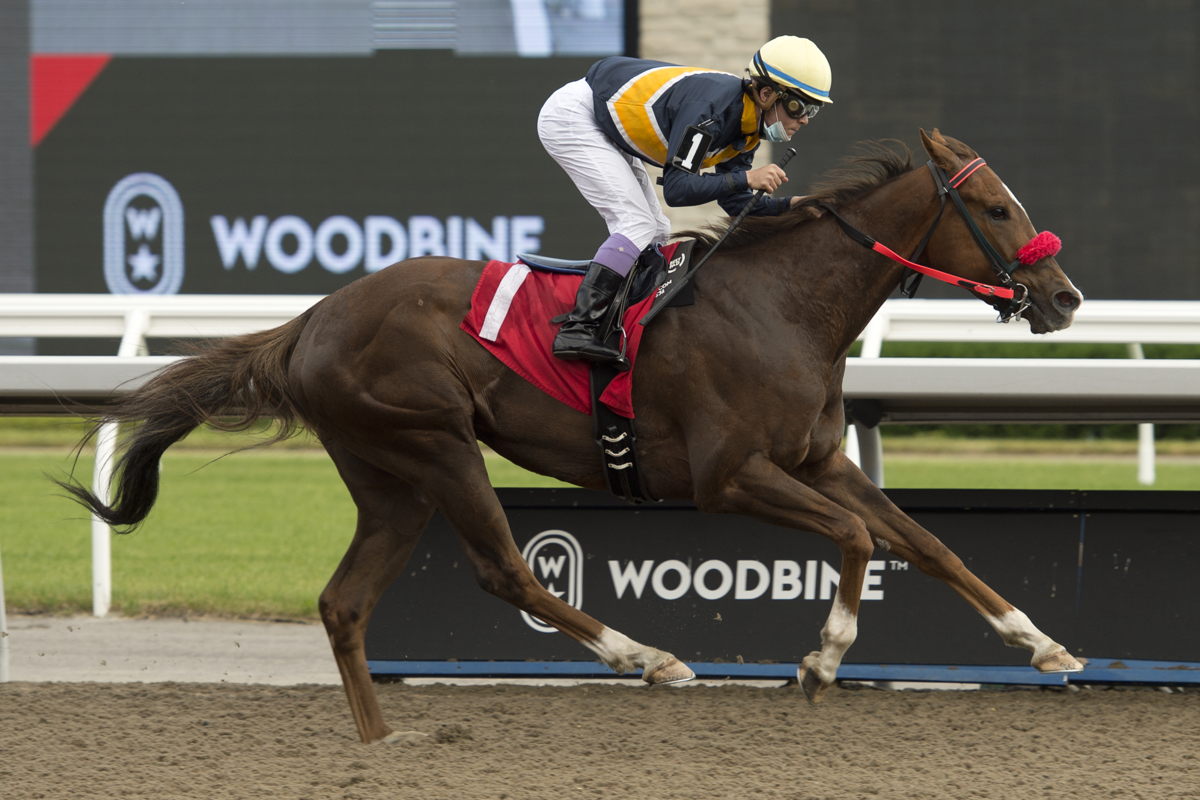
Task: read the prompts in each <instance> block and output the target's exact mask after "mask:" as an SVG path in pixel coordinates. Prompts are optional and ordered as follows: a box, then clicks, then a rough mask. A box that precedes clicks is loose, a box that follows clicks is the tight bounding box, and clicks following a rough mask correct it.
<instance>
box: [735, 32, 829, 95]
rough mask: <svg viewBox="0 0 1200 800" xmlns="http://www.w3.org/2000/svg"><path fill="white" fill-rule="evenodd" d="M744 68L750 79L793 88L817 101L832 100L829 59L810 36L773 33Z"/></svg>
mask: <svg viewBox="0 0 1200 800" xmlns="http://www.w3.org/2000/svg"><path fill="white" fill-rule="evenodd" d="M746 69H747V70H748V71H749V73H750V76H751V77H752V78H761V79H763V80H765V81H769V82H770V83H774V84H777V85H779V86H784V87H787V88H789V89H795V90H796V91H799V92H803V93H804V94H806V95H808V96H809V97H811V98H812V99H813V100H816V101H817V102H819V103H832V102H833V98H831V97H830V96H829V87H830V85H831V84H832V83H833V73H832V72H831V70H830V69H829V61H828V59H826V58H825V54H824V53H822V52H821V49H820V48H819V47H817V46H816V45H815V44H813V43H812V41H811V40H809V39H802V38H800V37H799V36H776V37H775V38H774V39H772V40H771V41H769V42H767V43H766V44H764V45H763V46H762V47H760V48H759V49H758V52H757V53H755V54H754V58H752V59H750V65H749V66H748V67H747V68H746Z"/></svg>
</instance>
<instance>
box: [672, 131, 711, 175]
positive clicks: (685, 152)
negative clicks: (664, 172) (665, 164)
mask: <svg viewBox="0 0 1200 800" xmlns="http://www.w3.org/2000/svg"><path fill="white" fill-rule="evenodd" d="M712 140H713V137H712V134H711V133H708V132H706V131H705V130H703V129H702V128H700V127H697V126H696V125H689V126H688V129H687V132H686V133H685V134H684V137H683V141H682V142H681V143H680V145H679V150H677V151H676V153H675V155H674V157H673V158H672V159H671V166H672V167H677V168H679V169H682V170H686V171H688V172H693V173H698V172H700V167H701V165H702V164H703V163H704V157H705V156H706V155H708V146H709V145H710V144H712Z"/></svg>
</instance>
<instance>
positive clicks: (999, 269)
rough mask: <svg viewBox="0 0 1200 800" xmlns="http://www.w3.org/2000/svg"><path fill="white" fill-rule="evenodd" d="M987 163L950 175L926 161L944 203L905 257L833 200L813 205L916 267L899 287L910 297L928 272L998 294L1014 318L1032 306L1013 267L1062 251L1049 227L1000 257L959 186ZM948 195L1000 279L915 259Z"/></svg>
mask: <svg viewBox="0 0 1200 800" xmlns="http://www.w3.org/2000/svg"><path fill="white" fill-rule="evenodd" d="M985 164H987V162H986V161H984V160H983V159H982V158H975V159H973V160H971V161H969V162H967V163H966V164H965V165H964V166H963V167H962V168H961V169H960V170H959V171H958V172H956V173H954V174H953V175H950V176H947V175H946V172H945V171H944V170H943V169H942V168H941V167H939V166H938V165H937V164H934V163H933V160H932V159H931V160H929V161H928V162H926V164H925V166H927V167H928V168H929V171H930V172H931V173H932V174H933V182H934V185H935V186H936V187H937V192H938V199H939V201H940V203H939V205H938V212H937V214H936V215H935V216H934V218H933V222H932V223H931V224H930V226H929V229H928V230H927V231H925V235H924V236H922V237H921V241H920V242H919V243H918V244H917V248H916V250H914V251H913V254H912V256H910V257H909V258H904V257H903V256H901V255H899V254H897V253H896V252H895V251H893V250H892V249H891V248H889V247H888V246H887V245H884V244H881V243H879V242H877V241H876V240H875V239H873V238H872V237H870V236H868V235H867V234H865V233H863V232H862V231H860V230H858V229H857V228H855V227H854V226H853V225H851V224H850V223H849V222H847V221H846V220H845V219H844V218H843V217H842V216H841V215H840V214H838V212H837V211H836V210H834V209H833V207H831V206H830V205H829V204H827V203H824V202H821V201H816V202H814V203H813V205H815V206H818V207H819V208H822V209H824V210H825V211H826V212H828V213H829V214H830V215H831V216H832V217H833V218H834V219H835V220H837V223H838V225H840V226H841V228H842V230H843V231H845V232H846V235H847V236H849V237H850V238H851V239H853V240H854V241H856V242H858V243H859V244H861V245H862V246H863V247H866V248H867V249H868V250H874V251H875V252H876V253H879V254H880V255H883V256H886V257H887V258H890V259H891V260H892V261H895V262H897V263H899V264H902V265H904V266H905V267H908V268H909V269H911V270H913V272H914V273H915V274H913V275H910V276H908V278H906V279H905V280H904V281H903V282H902V283H901V291H902V292H903V293H904V295H905V296H907V297H912V296H913V295H914V294H916V290H917V287H918V286H919V285H920V283H921V278H922V277H923V276H925V275H928V276H929V277H931V278H933V279H934V280H938V281H941V282H943V283H949V284H951V285H954V286H961V287H962V288H964V289H967V290H968V291H971V292H973V293H975V294H976V295H979V296H980V297H983V298H996V299H997V300H1000V301H1003V304H1002V305H998V306H997V310H998V311H999V314H1000V316H999V318H998V319H997V320H996V321H997V322H1011V321H1012V320H1016V319H1020V318H1021V315H1022V314H1023V313H1025V310H1026V309H1027V308H1029V306H1030V304H1031V301H1030V299H1029V289H1028V287H1026V286H1025V285H1024V284H1022V283H1018V282H1016V281H1015V280H1013V277H1012V274H1013V271H1014V270H1016V269H1017V268H1018V267H1020V266H1022V265H1028V264H1032V263H1034V262H1035V261H1038V260H1039V259H1042V258H1046V257H1048V256H1052V255H1054V254H1055V253H1057V252H1058V251H1059V249H1060V248H1061V246H1062V243H1061V241H1059V239H1058V237H1057V236H1055V235H1054V234H1052V233H1049V232H1048V231H1043V232H1041V233H1039V234H1037V235H1036V236H1034V237H1033V238H1032V239H1030V240H1029V242H1028V243H1026V244H1025V245H1024V246H1023V247H1021V249H1020V250H1018V251H1017V257H1016V258H1014V259H1013V260H1012V261H1011V262H1006V261H1005V260H1004V258H1003V257H1001V255H1000V254H999V253H998V252H996V248H995V247H993V246H992V243H991V242H989V241H988V239H987V237H986V236H984V235H983V231H981V230H980V229H979V226H978V225H977V224H976V223H975V220H974V219H973V218H972V217H971V214H970V213H969V212H968V211H967V205H966V203H965V202H963V199H962V195H960V194H959V193H958V187H959V186H961V185H962V184H963V182H964V181H966V180H967V178H969V177H971V176H972V175H974V174H975V172H976V171H978V170H979V169H980V168H981V167H983V166H984V165H985ZM947 198H949V200H950V201H951V202H953V203H954V207H955V208H956V209H957V210H958V213H959V215H960V216H961V217H962V218H963V221H964V222H965V223H966V224H967V228H968V229H969V230H970V231H971V235H972V236H973V237H974V238H975V243H976V244H978V245H979V249H980V250H982V251H983V254H984V255H985V256H987V259H988V261H989V262H990V263H991V266H992V271H993V272H995V273H996V284H989V283H981V282H979V281H973V280H970V279H969V278H963V277H961V276H958V275H953V274H951V273H949V272H943V271H941V270H938V269H934V268H933V267H927V266H925V265H923V264H918V263H916V259H918V258H920V257H921V254H922V253H923V252H924V251H925V247H926V245H928V244H929V240H930V239H931V238H933V232H934V231H935V230H937V226H938V224H939V223H940V222H941V221H942V215H943V213H944V212H945V210H946V200H947Z"/></svg>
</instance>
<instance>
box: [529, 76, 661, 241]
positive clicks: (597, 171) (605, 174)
mask: <svg viewBox="0 0 1200 800" xmlns="http://www.w3.org/2000/svg"><path fill="white" fill-rule="evenodd" d="M592 109H593V106H592V89H591V87H590V86H589V85H588V82H587V81H586V80H585V79H583V78H581V79H579V80H577V81H574V82H572V83H568V84H567V85H566V86H564V87H562V88H561V89H559V90H558V91H556V92H555V93H554V94H552V95H550V97H549V99H548V100H546V102H545V104H544V105H543V106H542V110H541V113H539V114H538V138H539V139H541V141H542V146H543V147H545V148H546V152H547V153H549V154H550V157H551V158H553V159H554V160H555V161H557V162H558V165H559V166H560V167H562V168H563V170H565V171H566V173H567V175H568V176H569V177H570V178H571V180H572V181H573V182H574V183H575V187H576V188H577V189H579V192H580V194H582V195H583V197H584V199H585V200H587V201H588V202H589V203H591V204H592V207H593V208H595V209H596V210H597V211H599V212H600V216H601V217H603V218H604V223H605V224H606V225H607V226H608V232H609V234H610V235H611V234H614V233H619V234H621V235H622V236H625V237H626V238H628V239H629V240H630V241H632V242H633V243H634V244H636V245H637V246H638V248H639V249H645V248H646V247H647V246H648V245H650V244H651V243H652V242H665V241H666V240H667V239H669V238H670V236H671V220H669V219H667V215H666V214H664V213H663V210H662V206H661V205H659V202H658V197H657V195H656V194H655V193H654V184H653V182H652V181H651V180H650V174H649V173H648V172H647V171H646V166H645V164H644V163H643V162H642V161H641V160H640V159H638V158H634V157H633V156H631V155H629V154H628V153H626V152H625V151H623V150H621V149H620V148H619V147H617V146H616V145H615V144H613V142H612V140H611V139H609V138H608V136H606V135H605V134H604V131H602V130H600V126H598V125H597V124H596V120H595V117H594V116H593V113H594V112H593V110H592Z"/></svg>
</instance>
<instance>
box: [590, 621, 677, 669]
mask: <svg viewBox="0 0 1200 800" xmlns="http://www.w3.org/2000/svg"><path fill="white" fill-rule="evenodd" d="M585 644H586V645H587V647H588V649H589V650H591V651H592V652H593V653H595V654H596V655H597V656H599V657H600V660H601V661H603V662H604V663H605V664H608V666H609V667H611V668H612V670H613V671H614V672H618V673H625V672H633V671H634V670H635V669H637V668H638V667H645V666H647V665H649V664H657V663H658V662H659V661H661V660H663V658H664V657H665V656H666V653H663V652H661V651H659V650H655V649H654V648H653V647H646V646H645V645H641V644H638V643H637V642H635V641H634V640H633V639H630V638H629V637H628V636H626V635H625V634H623V633H621V632H620V631H614V630H613V629H612V628H605V629H604V630H603V631H601V632H600V636H599V637H597V639H596V641H594V642H586V643H585Z"/></svg>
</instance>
